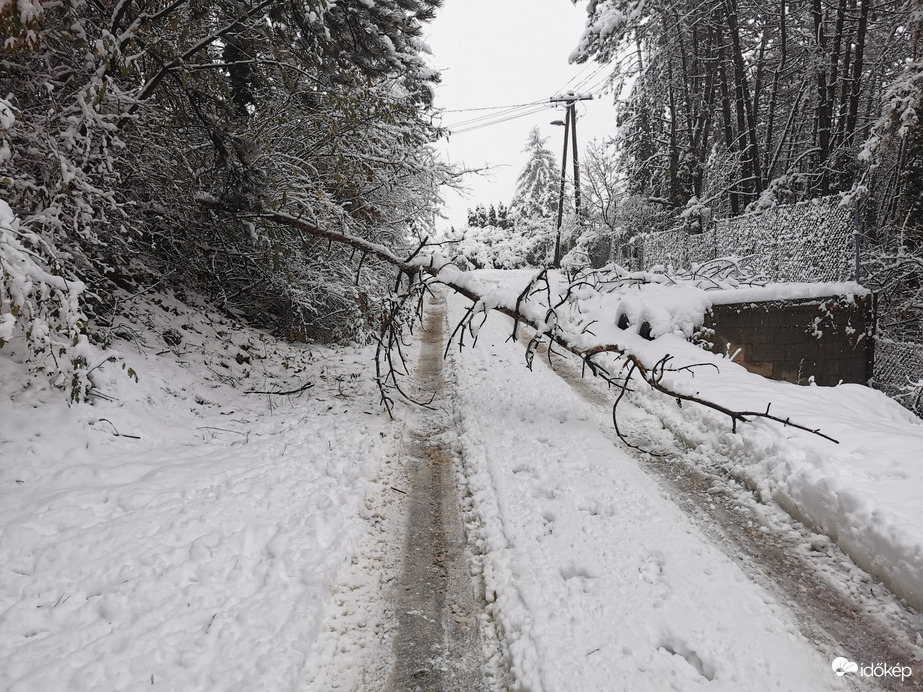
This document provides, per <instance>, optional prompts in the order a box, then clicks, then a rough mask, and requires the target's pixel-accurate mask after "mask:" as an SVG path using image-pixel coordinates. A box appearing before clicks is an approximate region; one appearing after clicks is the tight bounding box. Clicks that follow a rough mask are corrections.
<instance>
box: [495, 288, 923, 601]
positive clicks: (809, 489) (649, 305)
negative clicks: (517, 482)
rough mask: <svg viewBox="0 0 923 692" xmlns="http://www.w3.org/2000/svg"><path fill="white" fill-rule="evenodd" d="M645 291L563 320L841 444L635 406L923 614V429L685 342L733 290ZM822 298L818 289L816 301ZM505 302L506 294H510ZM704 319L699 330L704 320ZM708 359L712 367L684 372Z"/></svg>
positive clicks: (851, 391) (687, 383)
mask: <svg viewBox="0 0 923 692" xmlns="http://www.w3.org/2000/svg"><path fill="white" fill-rule="evenodd" d="M477 276H478V278H479V279H480V281H481V283H482V284H483V285H484V286H486V287H488V288H489V289H492V290H494V291H497V292H498V294H497V295H495V296H494V297H493V298H492V299H491V300H492V301H495V302H500V303H504V302H506V303H508V304H512V302H513V300H514V298H513V297H514V296H515V295H516V294H518V292H519V291H520V290H521V287H522V286H523V285H524V284H525V283H526V282H527V281H528V278H529V276H528V273H526V272H506V273H503V272H481V273H478V275H477ZM651 289H652V290H651V291H650V295H649V296H647V295H645V296H642V295H641V293H642V292H641V291H638V290H630V291H628V292H626V293H619V292H616V293H611V294H599V293H595V292H589V291H588V292H586V299H585V300H580V301H579V309H571V310H569V311H568V312H566V313H565V312H563V311H562V313H561V315H562V317H561V320H562V321H565V320H566V321H567V323H566V324H565V325H564V327H565V329H566V330H567V331H568V333H570V334H573V335H580V334H581V331H582V329H583V327H584V326H586V325H590V324H591V323H592V336H589V335H587V336H583V337H580V338H582V339H583V340H584V343H583V345H584V346H589V345H595V344H597V343H603V344H605V343H610V344H611V343H616V344H621V345H623V346H625V347H627V348H629V349H630V350H631V351H633V352H634V353H635V354H638V355H639V356H640V357H641V359H642V360H643V361H644V362H646V363H647V364H648V365H649V366H651V365H653V364H654V363H656V362H657V361H659V360H660V359H661V358H663V357H664V356H666V355H668V354H669V355H671V356H672V357H673V360H672V361H671V365H672V366H673V367H674V368H677V370H676V371H674V372H667V373H666V374H665V377H664V380H663V381H664V383H666V384H667V385H669V386H671V387H673V388H674V390H675V391H678V392H684V393H689V394H698V395H701V396H703V397H705V398H707V399H710V400H712V401H714V402H716V403H719V404H721V405H723V406H725V407H727V408H730V409H734V410H738V411H765V410H767V407H768V406H770V405H771V411H772V413H773V414H775V415H776V416H780V417H782V418H786V417H790V418H791V420H792V421H794V422H797V423H800V424H802V425H805V426H807V427H809V428H811V429H820V430H821V431H822V432H824V433H825V434H827V435H829V436H831V437H833V438H834V439H836V440H837V442H838V444H834V443H832V442H829V441H827V440H825V439H822V438H820V437H817V436H815V435H812V434H811V433H808V432H804V431H800V430H797V429H794V428H791V427H783V426H781V425H780V424H778V423H775V422H771V421H767V420H761V419H754V420H753V422H751V423H746V424H738V426H737V432H736V433H735V432H732V430H731V425H730V420H729V419H728V417H727V416H724V415H722V414H719V413H717V412H715V411H711V410H707V409H704V408H702V407H700V406H696V405H694V404H692V405H690V404H687V405H685V406H683V407H679V406H677V404H676V402H675V401H674V400H673V399H672V398H670V397H668V396H665V395H662V394H660V393H658V392H655V391H652V390H651V389H650V388H649V387H647V386H646V385H643V384H639V385H637V386H635V387H634V390H635V392H634V394H633V395H632V397H631V400H632V401H633V402H634V403H635V404H637V405H639V406H641V407H643V408H645V409H647V410H648V411H650V412H652V413H654V414H655V415H656V416H657V418H659V419H660V420H661V422H662V423H663V424H664V425H665V426H667V427H668V428H669V429H671V430H672V431H673V432H674V433H675V434H676V435H677V436H679V437H680V438H681V439H683V440H684V441H685V442H686V443H687V444H688V445H689V446H690V447H692V448H694V449H696V450H698V451H699V452H701V453H702V455H704V456H706V457H710V458H712V459H715V460H720V463H722V465H723V466H724V467H725V468H726V469H727V470H729V471H730V472H731V473H732V474H733V475H734V476H736V477H737V478H739V479H741V480H743V481H745V482H746V483H747V484H748V485H750V486H751V487H755V488H757V489H759V491H760V492H761V494H762V496H763V497H764V498H765V499H767V500H768V499H772V500H774V501H775V502H777V503H778V504H780V505H781V506H782V507H784V508H785V509H786V510H787V511H788V512H789V513H791V514H792V515H793V516H794V517H795V518H797V519H798V520H801V521H804V522H805V523H806V524H808V525H809V526H812V527H813V528H815V529H817V530H820V531H822V532H823V533H825V534H827V535H828V536H829V537H830V538H831V539H832V540H833V541H834V542H835V543H836V544H837V545H838V546H839V547H840V548H841V549H842V550H843V551H844V552H845V553H846V554H847V555H849V556H850V557H851V558H852V559H853V560H854V561H855V562H856V563H857V564H858V565H860V566H861V567H862V568H863V569H865V570H867V571H868V572H870V573H871V574H872V575H874V576H875V577H877V578H879V579H881V580H882V581H883V582H884V583H886V584H887V585H888V586H889V587H890V588H891V589H892V590H894V591H895V592H896V593H897V594H898V595H899V596H901V597H902V598H904V599H905V600H906V601H907V602H908V603H910V604H911V605H912V606H914V607H915V608H916V609H917V610H918V611H919V610H921V609H923V422H921V421H920V420H919V419H918V418H916V417H915V416H914V415H912V414H911V413H910V412H908V411H907V410H906V409H904V408H903V407H902V406H900V405H899V404H897V403H896V402H894V401H892V400H891V399H889V398H888V397H886V396H885V395H883V394H882V393H880V392H878V391H875V390H873V389H870V388H868V387H863V386H859V385H852V384H844V385H840V386H837V387H801V386H797V385H793V384H789V383H786V382H776V381H771V380H767V379H765V378H763V377H760V376H758V375H755V374H752V373H749V372H747V371H746V370H745V369H744V368H743V367H742V366H740V365H738V364H736V363H734V362H732V361H731V360H729V359H727V358H724V357H721V356H716V355H713V354H711V353H709V352H706V351H703V350H702V349H700V348H698V347H696V346H693V345H692V344H690V343H688V342H687V341H686V338H687V337H689V336H691V334H692V330H693V328H694V323H695V322H696V320H700V318H701V314H702V311H704V310H705V309H707V307H708V306H709V305H710V304H711V303H713V302H717V301H724V302H727V301H729V300H730V299H731V298H729V297H728V294H733V293H735V291H697V290H695V289H693V288H690V287H689V286H679V287H674V286H667V287H663V286H657V285H654V286H652V287H651ZM831 290H833V291H841V292H848V291H860V290H862V289H860V288H859V287H858V286H856V285H855V284H844V285H837V286H827V287H826V288H817V287H815V286H811V285H805V286H801V287H794V288H793V287H792V286H786V285H780V286H776V287H772V286H770V287H768V288H767V289H756V288H741V289H739V291H738V292H739V294H740V296H741V300H756V299H758V298H759V296H758V295H757V294H758V293H760V292H762V293H763V296H762V297H763V299H767V298H768V297H792V295H802V296H804V295H814V294H816V293H817V291H828V292H829V291H831ZM812 291H813V293H812ZM504 295H505V297H502V296H504ZM620 312H631V313H632V315H633V316H634V317H635V319H634V320H633V323H634V324H637V323H639V322H640V321H641V319H640V318H642V317H643V318H644V319H648V320H650V321H651V324H652V326H653V330H652V331H653V335H654V336H656V337H657V338H656V339H654V340H653V341H646V340H644V339H642V338H641V337H640V336H639V335H638V334H637V333H636V331H637V330H636V328H635V330H632V329H629V330H621V329H619V328H618V327H617V326H616V320H617V316H618V315H619V314H620ZM699 323H701V322H699ZM701 363H711V364H713V365H714V367H695V368H692V369H688V370H683V369H682V368H683V367H684V366H689V365H694V364H701Z"/></svg>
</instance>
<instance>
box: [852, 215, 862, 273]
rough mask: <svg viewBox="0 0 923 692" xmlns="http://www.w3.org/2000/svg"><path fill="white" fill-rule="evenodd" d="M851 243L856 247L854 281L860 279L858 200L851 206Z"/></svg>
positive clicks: (860, 232)
mask: <svg viewBox="0 0 923 692" xmlns="http://www.w3.org/2000/svg"><path fill="white" fill-rule="evenodd" d="M853 225H854V228H853V244H854V245H855V248H856V272H855V274H856V283H860V281H861V279H862V229H861V228H860V226H859V200H858V199H857V200H856V203H855V207H854V208H853Z"/></svg>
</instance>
